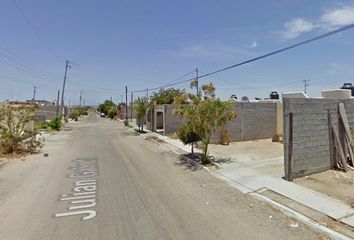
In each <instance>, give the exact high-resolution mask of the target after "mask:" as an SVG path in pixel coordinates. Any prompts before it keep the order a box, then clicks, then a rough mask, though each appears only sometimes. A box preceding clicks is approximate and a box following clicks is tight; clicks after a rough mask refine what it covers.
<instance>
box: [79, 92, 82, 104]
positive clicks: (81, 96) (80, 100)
mask: <svg viewBox="0 0 354 240" xmlns="http://www.w3.org/2000/svg"><path fill="white" fill-rule="evenodd" d="M81 101H82V89H81V90H80V102H79V106H80V107H81Z"/></svg>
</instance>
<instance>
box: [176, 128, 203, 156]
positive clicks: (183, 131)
mask: <svg viewBox="0 0 354 240" xmlns="http://www.w3.org/2000/svg"><path fill="white" fill-rule="evenodd" d="M177 137H178V138H179V139H180V140H181V141H182V142H183V143H184V144H185V145H188V144H190V145H191V152H192V153H194V144H195V143H197V142H198V141H200V140H201V138H200V137H199V135H198V134H197V133H196V132H195V131H194V130H193V126H192V124H190V123H187V124H183V125H181V126H179V127H178V129H177Z"/></svg>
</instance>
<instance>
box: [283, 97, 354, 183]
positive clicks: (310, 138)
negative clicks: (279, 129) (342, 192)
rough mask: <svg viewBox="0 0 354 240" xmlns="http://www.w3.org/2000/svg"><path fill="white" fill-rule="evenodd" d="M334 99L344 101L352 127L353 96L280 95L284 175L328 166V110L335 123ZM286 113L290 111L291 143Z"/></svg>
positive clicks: (288, 176) (330, 154)
mask: <svg viewBox="0 0 354 240" xmlns="http://www.w3.org/2000/svg"><path fill="white" fill-rule="evenodd" d="M338 103H344V105H345V109H346V112H347V117H348V121H349V125H350V127H351V128H354V99H323V98H322V99H314V98H307V99H306V98H304V99H300V98H284V99H283V111H284V119H283V121H284V129H283V135H284V137H283V141H284V171H285V178H286V179H288V180H292V178H297V177H301V176H306V175H309V174H313V173H318V172H321V171H324V170H328V169H330V168H331V160H332V159H333V158H334V157H335V153H334V151H333V148H332V146H331V139H330V130H329V122H328V112H329V113H331V115H332V119H333V122H334V123H335V125H336V127H338V125H337V123H338ZM290 113H292V115H293V124H292V125H293V127H292V128H293V130H292V138H293V141H292V144H291V142H290V137H289V136H290V134H289V133H290V117H289V116H290ZM291 145H292V146H291Z"/></svg>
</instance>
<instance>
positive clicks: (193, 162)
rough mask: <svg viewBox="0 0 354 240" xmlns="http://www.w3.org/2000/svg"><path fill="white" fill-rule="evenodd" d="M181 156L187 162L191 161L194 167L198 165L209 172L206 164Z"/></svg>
mask: <svg viewBox="0 0 354 240" xmlns="http://www.w3.org/2000/svg"><path fill="white" fill-rule="evenodd" d="M180 158H181V159H182V160H184V161H185V162H187V163H189V164H190V165H192V166H194V167H197V168H198V169H202V170H204V171H206V172H209V169H208V168H207V167H206V166H204V165H202V164H200V163H199V162H197V161H195V160H193V159H190V158H189V157H186V156H183V155H180Z"/></svg>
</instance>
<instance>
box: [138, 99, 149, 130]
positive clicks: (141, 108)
mask: <svg viewBox="0 0 354 240" xmlns="http://www.w3.org/2000/svg"><path fill="white" fill-rule="evenodd" d="M148 107H149V102H148V99H147V98H146V97H138V99H137V100H136V101H135V106H134V110H135V112H136V118H137V120H138V122H139V131H141V132H144V127H143V125H144V117H145V115H146V113H147V109H148Z"/></svg>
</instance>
